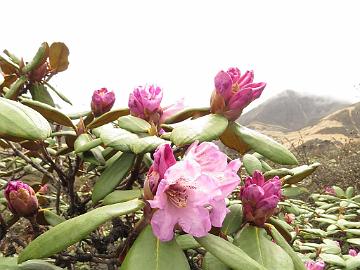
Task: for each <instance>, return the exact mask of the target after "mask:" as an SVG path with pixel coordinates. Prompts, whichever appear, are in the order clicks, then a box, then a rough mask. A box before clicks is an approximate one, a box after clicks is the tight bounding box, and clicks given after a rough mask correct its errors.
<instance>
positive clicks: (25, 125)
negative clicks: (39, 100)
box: [0, 97, 51, 141]
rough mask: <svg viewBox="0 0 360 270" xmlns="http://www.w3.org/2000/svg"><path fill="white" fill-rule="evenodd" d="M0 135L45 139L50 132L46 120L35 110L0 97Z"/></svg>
mask: <svg viewBox="0 0 360 270" xmlns="http://www.w3.org/2000/svg"><path fill="white" fill-rule="evenodd" d="M0 119H1V121H0V137H15V138H21V139H27V140H32V141H35V140H45V139H46V138H47V137H49V136H50V134H51V127H50V125H49V123H48V121H47V120H46V119H45V118H44V117H43V116H42V115H41V114H39V113H38V112H37V111H35V110H33V109H31V108H29V107H27V106H25V105H23V104H21V103H19V102H16V101H12V100H8V99H6V98H1V97H0Z"/></svg>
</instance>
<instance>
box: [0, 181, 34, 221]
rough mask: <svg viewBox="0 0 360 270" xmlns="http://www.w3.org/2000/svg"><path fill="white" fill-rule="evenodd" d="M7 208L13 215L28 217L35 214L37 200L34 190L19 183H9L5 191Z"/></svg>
mask: <svg viewBox="0 0 360 270" xmlns="http://www.w3.org/2000/svg"><path fill="white" fill-rule="evenodd" d="M4 194H5V198H6V200H7V201H8V207H9V209H10V210H11V212H13V213H14V214H15V215H18V216H21V217H29V216H32V215H34V214H36V212H37V210H38V200H37V198H36V195H35V192H34V190H33V189H32V188H31V187H30V186H29V185H27V184H25V183H23V182H21V181H10V182H9V183H8V185H7V186H6V189H5V192H4Z"/></svg>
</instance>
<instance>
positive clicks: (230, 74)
mask: <svg viewBox="0 0 360 270" xmlns="http://www.w3.org/2000/svg"><path fill="white" fill-rule="evenodd" d="M253 80H254V72H253V71H246V72H245V73H244V74H243V75H241V73H240V70H239V69H238V68H234V67H232V68H229V69H228V71H227V72H225V71H220V72H219V73H218V74H217V75H216V76H215V90H214V91H213V94H212V96H211V100H210V106H211V112H212V113H217V114H222V115H224V116H225V117H226V118H228V119H229V120H232V121H234V120H236V119H237V118H238V117H239V116H240V115H241V113H242V111H243V109H244V108H245V107H246V106H248V105H249V104H250V103H251V102H252V101H254V100H255V99H257V98H259V97H260V95H261V93H262V91H263V90H264V88H265V86H266V83H264V82H259V83H254V82H253Z"/></svg>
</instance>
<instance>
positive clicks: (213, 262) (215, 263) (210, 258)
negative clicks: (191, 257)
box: [202, 252, 230, 270]
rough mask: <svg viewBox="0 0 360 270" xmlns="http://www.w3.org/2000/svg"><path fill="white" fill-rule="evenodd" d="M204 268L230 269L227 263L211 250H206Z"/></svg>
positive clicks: (211, 269) (210, 269) (215, 269)
mask: <svg viewBox="0 0 360 270" xmlns="http://www.w3.org/2000/svg"><path fill="white" fill-rule="evenodd" d="M202 267H203V269H204V270H230V268H229V267H227V266H226V265H225V264H223V263H222V262H221V261H219V260H218V259H217V258H216V257H215V256H214V255H212V254H211V253H210V252H206V254H205V256H204V260H203V263H202Z"/></svg>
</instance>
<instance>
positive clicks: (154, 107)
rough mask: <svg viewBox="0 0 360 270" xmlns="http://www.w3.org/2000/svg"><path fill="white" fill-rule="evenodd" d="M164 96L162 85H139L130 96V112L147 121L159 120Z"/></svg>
mask: <svg viewBox="0 0 360 270" xmlns="http://www.w3.org/2000/svg"><path fill="white" fill-rule="evenodd" d="M162 97H163V92H162V90H161V88H160V87H158V86H154V85H150V86H145V87H143V86H139V87H137V88H135V89H134V91H133V92H132V93H131V94H130V96H129V102H128V105H129V108H130V114H131V115H133V116H136V117H139V118H142V119H144V120H146V121H152V122H156V123H157V122H158V121H159V119H160V117H161V114H162V110H161V107H160V103H161V100H162Z"/></svg>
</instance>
